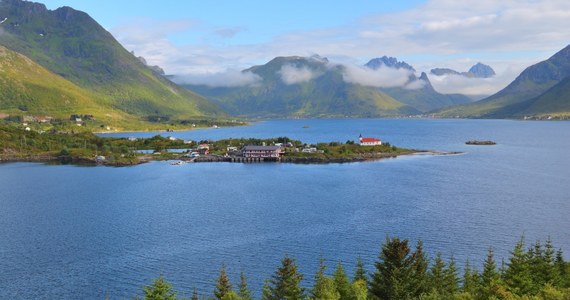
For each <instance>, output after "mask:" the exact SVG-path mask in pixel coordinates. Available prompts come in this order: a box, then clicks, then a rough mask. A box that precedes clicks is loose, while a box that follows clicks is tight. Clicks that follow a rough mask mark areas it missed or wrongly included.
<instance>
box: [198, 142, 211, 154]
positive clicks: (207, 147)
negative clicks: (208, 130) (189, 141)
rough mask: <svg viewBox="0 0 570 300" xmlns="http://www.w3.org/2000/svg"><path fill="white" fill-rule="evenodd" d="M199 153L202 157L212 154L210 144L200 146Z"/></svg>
mask: <svg viewBox="0 0 570 300" xmlns="http://www.w3.org/2000/svg"><path fill="white" fill-rule="evenodd" d="M198 153H200V154H201V155H207V154H208V153H210V145H208V144H200V145H198Z"/></svg>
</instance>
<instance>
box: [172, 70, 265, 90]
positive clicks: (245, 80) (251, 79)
mask: <svg viewBox="0 0 570 300" xmlns="http://www.w3.org/2000/svg"><path fill="white" fill-rule="evenodd" d="M173 80H174V82H176V83H179V84H191V85H207V86H210V87H239V86H251V85H255V84H257V83H259V82H260V81H261V77H259V76H258V75H257V74H254V73H251V72H240V71H237V70H227V71H225V72H219V73H201V74H186V75H175V76H174V78H173Z"/></svg>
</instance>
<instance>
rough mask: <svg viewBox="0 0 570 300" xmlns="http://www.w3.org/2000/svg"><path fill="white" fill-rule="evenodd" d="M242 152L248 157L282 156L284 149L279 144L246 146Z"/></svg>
mask: <svg viewBox="0 0 570 300" xmlns="http://www.w3.org/2000/svg"><path fill="white" fill-rule="evenodd" d="M241 153H242V155H243V157H247V158H280V157H281V155H283V150H282V149H281V147H279V146H245V147H243V149H241Z"/></svg>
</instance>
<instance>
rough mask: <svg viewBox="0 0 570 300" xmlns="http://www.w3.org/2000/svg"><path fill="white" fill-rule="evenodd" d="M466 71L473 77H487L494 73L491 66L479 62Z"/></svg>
mask: <svg viewBox="0 0 570 300" xmlns="http://www.w3.org/2000/svg"><path fill="white" fill-rule="evenodd" d="M467 73H468V74H473V77H475V78H489V77H493V76H495V75H496V73H495V70H493V68H491V67H490V66H488V65H486V64H482V63H480V62H478V63H476V64H475V65H474V66H472V67H471V68H470V69H469V71H468V72H467Z"/></svg>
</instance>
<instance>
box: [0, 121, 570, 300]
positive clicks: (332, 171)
mask: <svg viewBox="0 0 570 300" xmlns="http://www.w3.org/2000/svg"><path fill="white" fill-rule="evenodd" d="M304 125H308V126H310V127H309V128H306V129H303V128H302V127H303V126H304ZM360 133H362V134H363V135H365V136H374V137H380V138H382V139H383V140H387V141H389V142H391V143H392V144H395V145H398V146H403V147H413V148H419V149H436V150H445V151H464V152H466V153H465V154H463V155H453V156H412V157H402V158H397V159H390V160H384V161H378V162H366V163H353V164H330V165H294V164H276V163H265V164H230V163H213V164H208V163H203V164H186V165H182V166H172V165H170V164H169V163H168V162H154V163H149V164H145V165H140V166H136V167H127V168H111V167H79V166H47V165H43V164H33V163H12V164H1V165H0V190H1V193H0V298H1V299H103V298H104V297H105V294H106V293H108V295H109V296H110V297H111V298H112V299H123V298H132V297H133V296H134V295H135V294H137V293H138V294H139V295H140V291H141V290H142V289H141V287H142V286H143V285H145V284H148V283H150V282H151V281H152V279H154V278H156V277H157V276H158V275H160V274H164V275H165V276H166V278H167V280H169V281H170V282H172V283H173V284H174V285H175V287H176V289H177V290H179V291H180V292H181V294H182V295H185V296H190V294H191V290H192V289H193V288H194V287H195V288H197V289H198V290H199V291H201V292H202V293H207V295H210V294H211V293H212V291H213V289H214V280H215V278H216V277H217V273H218V270H219V267H220V265H221V264H222V262H223V263H225V264H226V265H227V266H228V270H229V273H230V275H231V278H232V279H233V280H234V282H237V279H238V274H239V271H240V270H241V269H243V270H245V272H246V274H247V275H248V277H249V280H250V284H251V286H252V287H253V289H254V290H256V291H259V289H260V286H261V284H262V281H263V279H264V277H268V276H270V275H271V274H272V273H273V271H274V270H275V268H276V267H277V266H278V264H279V260H280V259H281V258H282V257H283V255H284V254H288V255H290V256H294V257H296V258H297V262H298V263H299V265H300V270H301V271H302V272H303V273H304V274H305V278H306V281H305V282H306V285H307V286H308V285H309V284H310V280H311V279H312V278H313V276H314V273H315V271H316V268H317V263H318V259H319V256H320V255H323V256H324V258H325V259H326V261H327V262H328V264H329V266H330V269H332V268H333V266H334V264H335V263H336V261H337V260H339V259H341V260H342V261H343V262H344V263H345V267H346V269H347V270H348V271H349V272H352V270H353V265H354V262H355V260H356V257H357V256H361V257H362V258H363V259H364V261H365V262H366V264H367V267H368V268H369V270H372V264H373V262H374V261H375V260H376V257H377V255H378V250H379V247H380V244H381V243H382V242H383V241H384V239H385V237H386V235H397V236H399V237H402V238H407V239H410V240H412V241H413V242H414V243H415V241H416V240H417V239H420V238H421V239H423V240H424V243H425V248H426V249H427V250H428V252H429V253H430V254H432V255H433V254H434V253H435V252H437V251H441V252H442V253H444V255H445V256H446V257H449V256H450V255H454V256H455V257H456V259H457V260H458V261H459V263H460V264H463V263H464V262H465V260H466V259H470V260H471V261H472V262H473V261H475V262H476V263H477V264H480V263H481V262H482V260H483V258H484V257H485V255H486V250H487V248H488V247H489V246H491V245H493V246H494V249H495V252H496V254H497V256H498V257H499V261H500V257H505V256H507V255H508V251H509V250H511V249H512V247H513V246H514V243H515V242H516V240H518V239H519V237H520V236H521V235H522V234H524V235H525V236H526V239H527V241H530V242H534V241H535V240H537V239H540V240H543V241H544V240H545V239H546V238H547V237H548V236H550V237H551V238H552V240H553V241H554V243H555V246H557V247H562V248H563V249H564V250H565V251H566V257H567V258H568V257H569V255H568V254H569V253H570V231H568V228H570V217H568V214H569V213H570V151H569V150H568V149H570V123H569V122H520V121H495V120H386V119H381V120H286V121H267V122H260V123H256V124H254V125H252V126H248V127H236V128H222V129H217V130H214V129H208V130H196V131H190V132H175V133H164V134H167V135H172V136H176V137H180V138H185V139H195V140H200V139H214V140H215V139H220V138H228V137H236V138H237V137H276V136H289V137H291V138H295V139H301V140H303V141H307V142H319V141H333V140H338V141H346V140H348V139H351V140H355V139H357V138H358V135H359V134H360ZM152 135H153V134H152V133H136V134H135V133H127V134H122V136H136V137H142V136H152ZM469 139H491V140H494V141H496V142H498V145H496V146H488V147H484V146H479V147H477V146H467V145H464V142H465V141H466V140H469Z"/></svg>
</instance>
